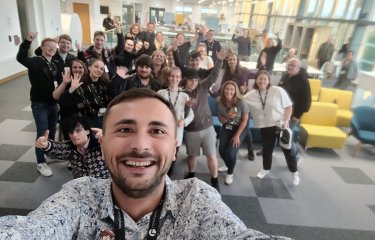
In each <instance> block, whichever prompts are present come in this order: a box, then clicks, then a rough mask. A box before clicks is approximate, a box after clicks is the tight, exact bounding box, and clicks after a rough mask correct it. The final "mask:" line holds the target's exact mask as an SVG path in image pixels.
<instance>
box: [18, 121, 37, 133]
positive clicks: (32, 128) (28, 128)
mask: <svg viewBox="0 0 375 240" xmlns="http://www.w3.org/2000/svg"><path fill="white" fill-rule="evenodd" d="M21 131H23V132H36V126H35V123H34V122H31V123H30V124H29V125H27V126H26V127H24V128H23V129H21Z"/></svg>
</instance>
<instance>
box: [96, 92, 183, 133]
mask: <svg viewBox="0 0 375 240" xmlns="http://www.w3.org/2000/svg"><path fill="white" fill-rule="evenodd" d="M142 98H150V99H157V100H159V101H160V102H162V103H163V104H164V105H165V106H167V108H168V109H169V110H170V111H171V113H172V115H173V118H174V120H175V121H174V122H175V128H176V129H177V125H176V122H177V117H176V113H175V111H174V107H173V105H172V103H170V102H169V101H168V100H166V99H165V98H164V97H162V96H161V95H160V94H158V93H156V92H155V91H153V90H151V89H148V88H133V89H130V90H128V91H124V92H122V93H120V94H119V95H117V96H116V97H115V98H114V99H112V101H111V102H110V103H109V104H108V106H107V110H106V112H105V113H104V117H103V125H102V128H103V134H104V133H105V128H106V122H107V118H108V115H109V114H110V112H111V108H112V107H113V106H115V105H117V104H120V103H122V102H128V101H132V100H135V99H142Z"/></svg>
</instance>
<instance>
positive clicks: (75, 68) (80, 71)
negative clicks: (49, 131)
mask: <svg viewBox="0 0 375 240" xmlns="http://www.w3.org/2000/svg"><path fill="white" fill-rule="evenodd" d="M87 75H88V70H87V67H86V64H85V63H84V62H83V61H81V60H78V59H74V60H73V61H72V62H71V65H70V78H71V80H70V81H69V83H68V84H66V89H69V88H70V86H71V81H74V82H75V83H76V82H81V81H82V80H83V79H85V78H86V77H87ZM69 95H70V94H69V93H68V92H67V90H65V91H64V92H63V93H62V94H61V97H60V98H59V106H60V117H61V119H60V122H62V121H64V119H65V118H67V117H70V116H72V115H73V114H78V113H79V112H80V111H79V108H80V105H79V104H78V103H76V102H73V101H71V100H72V99H71V98H70V96H69ZM64 137H67V135H66V134H64Z"/></svg>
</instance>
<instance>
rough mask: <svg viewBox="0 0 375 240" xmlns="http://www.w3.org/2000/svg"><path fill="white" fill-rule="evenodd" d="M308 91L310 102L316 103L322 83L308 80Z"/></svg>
mask: <svg viewBox="0 0 375 240" xmlns="http://www.w3.org/2000/svg"><path fill="white" fill-rule="evenodd" d="M309 83H310V90H311V101H313V102H316V101H318V99H319V93H320V88H321V87H322V82H321V81H320V80H319V79H309Z"/></svg>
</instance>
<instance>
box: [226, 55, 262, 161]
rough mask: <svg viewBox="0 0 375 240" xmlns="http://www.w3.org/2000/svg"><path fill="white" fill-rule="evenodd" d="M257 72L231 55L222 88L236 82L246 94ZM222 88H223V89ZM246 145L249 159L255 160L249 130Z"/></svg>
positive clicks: (240, 91)
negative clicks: (227, 82)
mask: <svg viewBox="0 0 375 240" xmlns="http://www.w3.org/2000/svg"><path fill="white" fill-rule="evenodd" d="M256 73H257V70H250V69H248V68H246V67H242V66H241V64H240V61H239V59H238V55H237V54H231V55H229V56H228V58H227V64H226V65H225V66H224V73H223V78H222V82H221V84H222V86H223V84H224V83H225V82H226V81H228V80H232V81H234V82H235V83H236V84H237V86H238V88H239V92H238V93H239V94H245V93H247V91H248V89H249V88H248V82H249V79H254V78H255V76H256ZM221 88H222V87H221ZM246 143H247V150H248V159H249V160H250V161H252V160H254V158H255V156H254V151H253V139H252V136H251V133H250V130H248V133H247V136H246Z"/></svg>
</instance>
